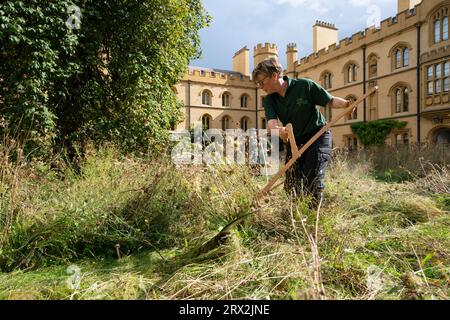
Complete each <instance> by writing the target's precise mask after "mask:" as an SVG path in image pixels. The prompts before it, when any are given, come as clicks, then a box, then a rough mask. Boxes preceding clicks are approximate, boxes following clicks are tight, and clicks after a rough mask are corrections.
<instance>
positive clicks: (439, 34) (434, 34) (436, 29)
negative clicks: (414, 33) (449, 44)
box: [429, 5, 450, 44]
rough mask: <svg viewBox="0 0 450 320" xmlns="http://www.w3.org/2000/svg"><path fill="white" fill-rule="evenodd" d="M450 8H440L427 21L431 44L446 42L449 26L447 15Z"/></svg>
mask: <svg viewBox="0 0 450 320" xmlns="http://www.w3.org/2000/svg"><path fill="white" fill-rule="evenodd" d="M449 11H450V6H448V5H446V6H441V7H440V8H438V9H437V10H436V11H435V12H434V13H433V14H432V15H431V16H430V20H429V25H430V36H431V39H432V40H431V41H430V42H431V43H434V44H437V43H440V42H441V41H447V40H448V33H449V29H448V28H449V26H448V15H449V14H450V12H449Z"/></svg>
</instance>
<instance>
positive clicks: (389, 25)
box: [294, 2, 423, 69]
mask: <svg viewBox="0 0 450 320" xmlns="http://www.w3.org/2000/svg"><path fill="white" fill-rule="evenodd" d="M422 5H423V2H422V3H421V4H418V5H416V7H415V8H414V9H410V10H406V11H403V12H400V13H398V14H397V15H396V16H394V17H390V18H387V19H385V20H383V21H381V24H380V26H379V27H375V26H371V27H368V28H366V29H365V30H363V31H359V32H356V33H355V34H353V35H352V36H351V37H346V38H344V39H341V40H339V42H338V43H337V44H334V43H333V44H330V45H329V46H328V47H327V48H326V49H320V50H319V51H317V52H315V53H312V54H310V55H308V56H305V57H302V58H301V59H299V60H298V61H297V62H296V63H294V65H295V67H296V68H297V69H308V68H309V67H312V66H314V65H317V64H318V63H322V62H325V61H327V60H328V59H334V58H336V57H337V56H339V55H344V54H347V53H349V52H351V51H353V50H357V49H359V48H361V47H363V46H367V45H369V44H371V43H374V42H377V41H380V40H381V39H383V38H384V37H386V36H389V35H392V34H395V33H398V32H401V31H402V30H404V29H405V28H408V27H411V26H414V25H416V24H417V23H418V22H420V17H419V14H418V12H419V10H420V7H421V6H422ZM316 25H318V26H320V27H326V28H335V26H334V25H333V24H331V23H327V22H322V21H317V22H316Z"/></svg>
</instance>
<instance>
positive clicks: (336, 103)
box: [327, 97, 350, 109]
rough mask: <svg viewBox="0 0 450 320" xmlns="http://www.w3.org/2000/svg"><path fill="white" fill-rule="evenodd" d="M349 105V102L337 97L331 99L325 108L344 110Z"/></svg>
mask: <svg viewBox="0 0 450 320" xmlns="http://www.w3.org/2000/svg"><path fill="white" fill-rule="evenodd" d="M349 105H350V101H348V100H345V99H342V98H339V97H333V99H331V101H330V102H329V103H328V105H327V106H328V107H330V108H335V109H338V108H341V109H344V108H347V107H348V106H349Z"/></svg>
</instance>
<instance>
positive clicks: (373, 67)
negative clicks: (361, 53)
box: [368, 54, 378, 78]
mask: <svg viewBox="0 0 450 320" xmlns="http://www.w3.org/2000/svg"><path fill="white" fill-rule="evenodd" d="M368 61H369V78H374V77H376V76H377V75H378V57H377V56H376V55H375V54H371V55H370V56H369V59H368Z"/></svg>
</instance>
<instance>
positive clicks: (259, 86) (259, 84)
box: [256, 76, 269, 88]
mask: <svg viewBox="0 0 450 320" xmlns="http://www.w3.org/2000/svg"><path fill="white" fill-rule="evenodd" d="M267 78H269V77H268V76H267V77H265V78H264V79H262V80H261V81H258V82H257V83H256V86H257V87H258V88H261V87H262V86H263V85H264V81H266V79H267Z"/></svg>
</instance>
